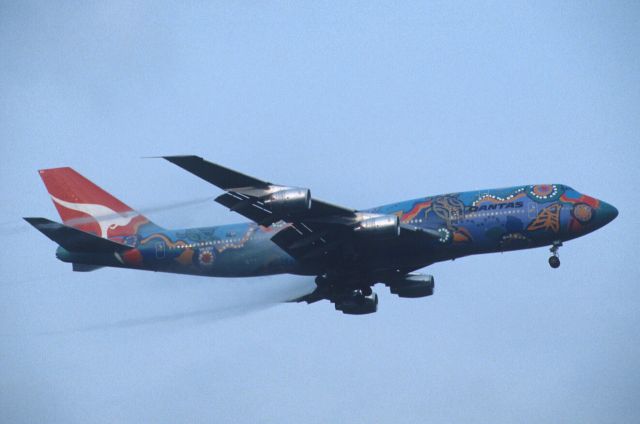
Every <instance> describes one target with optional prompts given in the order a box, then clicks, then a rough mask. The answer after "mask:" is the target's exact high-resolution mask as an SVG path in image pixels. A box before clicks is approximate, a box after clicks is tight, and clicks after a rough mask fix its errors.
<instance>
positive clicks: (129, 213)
mask: <svg viewBox="0 0 640 424" xmlns="http://www.w3.org/2000/svg"><path fill="white" fill-rule="evenodd" d="M39 172H40V177H41V178H42V181H44V184H45V185H46V186H47V191H48V192H49V194H50V195H51V200H53V204H54V205H55V206H56V209H58V213H59V214H60V217H61V218H62V220H63V222H64V223H65V224H66V225H68V226H70V227H74V228H77V229H79V230H82V231H86V232H88V233H93V234H95V235H97V236H100V237H104V238H114V237H116V238H117V237H125V236H130V235H134V234H136V233H137V232H138V229H139V227H140V226H142V225H144V224H148V223H151V221H149V220H148V219H147V218H146V217H144V216H143V215H141V214H139V213H138V212H136V211H134V210H133V209H131V208H130V207H129V206H127V205H125V204H124V203H122V202H121V201H120V200H118V199H116V198H115V197H113V196H112V195H110V194H109V193H107V192H106V191H104V190H103V189H101V188H100V187H98V186H97V185H95V184H94V183H92V182H91V181H89V180H88V179H86V178H85V177H83V176H82V175H80V174H79V173H77V172H76V171H75V170H73V169H72V168H52V169H42V170H40V171H39Z"/></svg>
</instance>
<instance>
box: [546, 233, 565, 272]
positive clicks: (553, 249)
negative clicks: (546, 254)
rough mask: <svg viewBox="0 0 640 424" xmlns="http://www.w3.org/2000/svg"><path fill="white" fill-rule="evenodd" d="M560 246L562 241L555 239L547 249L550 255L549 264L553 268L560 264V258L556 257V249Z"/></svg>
mask: <svg viewBox="0 0 640 424" xmlns="http://www.w3.org/2000/svg"><path fill="white" fill-rule="evenodd" d="M560 246H562V241H560V240H556V241H554V242H553V244H552V245H551V249H549V251H550V252H551V255H552V256H551V257H550V258H549V265H550V266H551V268H553V269H555V268H558V267H559V266H560V258H559V257H558V250H559V249H560Z"/></svg>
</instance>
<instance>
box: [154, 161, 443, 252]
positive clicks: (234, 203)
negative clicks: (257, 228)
mask: <svg viewBox="0 0 640 424" xmlns="http://www.w3.org/2000/svg"><path fill="white" fill-rule="evenodd" d="M163 158H164V159H166V160H168V161H169V162H171V163H173V164H175V165H178V166H179V167H181V168H183V169H185V170H187V171H189V172H191V173H192V174H194V175H196V176H198V177H200V178H202V179H203V180H205V181H207V182H209V183H211V184H213V185H215V186H217V187H220V188H221V189H223V190H225V191H226V193H224V194H222V195H220V196H218V197H217V198H216V199H215V200H216V202H218V203H220V204H222V205H224V206H226V207H228V208H229V209H230V210H232V211H234V212H237V213H239V214H241V215H243V216H245V217H247V218H249V219H250V220H252V221H254V222H256V223H257V224H259V225H263V226H269V225H271V224H274V223H276V222H280V221H283V222H285V223H287V224H288V225H287V227H286V228H283V229H282V230H280V231H279V232H278V233H276V235H275V236H273V237H272V240H273V242H274V243H276V244H277V245H278V246H280V247H281V248H282V249H284V250H285V251H286V252H287V253H289V254H290V255H291V256H293V257H294V258H296V259H303V260H304V259H306V260H313V259H316V258H319V257H322V256H325V255H327V254H329V253H330V252H332V251H335V250H337V249H338V248H340V247H343V246H344V245H345V243H347V242H348V241H349V240H350V238H351V237H352V234H353V230H354V228H355V227H356V226H357V225H358V223H359V222H360V221H362V214H359V213H358V212H357V211H356V210H354V209H350V208H345V207H342V206H337V205H334V204H331V203H328V202H325V201H322V200H318V199H316V198H311V192H310V190H308V189H306V188H300V187H290V186H283V185H278V184H273V183H271V182H268V181H263V180H260V179H258V178H254V177H251V176H249V175H245V174H242V173H240V172H238V171H234V170H232V169H229V168H225V167H224V166H221V165H218V164H215V163H212V162H208V161H206V160H204V159H203V158H201V157H199V156H191V155H189V156H163ZM399 227H400V236H401V237H403V236H405V237H415V234H416V231H415V228H414V227H410V226H407V225H405V224H399ZM418 233H422V232H420V231H419V232H418ZM434 233H435V232H434ZM421 236H426V237H431V238H433V237H440V235H439V234H438V233H435V234H431V233H422V234H421Z"/></svg>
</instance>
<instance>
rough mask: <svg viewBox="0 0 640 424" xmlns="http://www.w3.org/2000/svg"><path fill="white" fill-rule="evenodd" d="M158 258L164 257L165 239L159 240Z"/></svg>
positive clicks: (157, 247)
mask: <svg viewBox="0 0 640 424" xmlns="http://www.w3.org/2000/svg"><path fill="white" fill-rule="evenodd" d="M156 258H158V259H162V258H164V241H159V242H157V243H156Z"/></svg>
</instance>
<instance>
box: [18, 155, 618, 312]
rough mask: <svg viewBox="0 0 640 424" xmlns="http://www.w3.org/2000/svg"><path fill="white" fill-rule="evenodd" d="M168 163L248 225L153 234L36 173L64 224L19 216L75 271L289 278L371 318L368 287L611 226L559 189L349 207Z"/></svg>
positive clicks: (407, 289)
mask: <svg viewBox="0 0 640 424" xmlns="http://www.w3.org/2000/svg"><path fill="white" fill-rule="evenodd" d="M165 159H167V160H168V161H170V162H172V163H174V164H175V165H177V166H179V167H181V168H183V169H185V170H187V171H189V172H191V173H193V174H194V175H196V176H198V177H200V178H202V179H204V180H205V181H208V182H210V183H211V184H214V185H216V186H218V187H220V188H221V189H222V190H224V193H223V194H222V195H220V196H218V197H217V198H216V201H217V202H218V203H221V204H222V205H224V206H226V207H228V208H229V209H230V210H231V211H234V212H237V213H239V214H241V215H243V216H245V217H246V218H248V219H249V220H250V222H247V223H241V224H233V225H221V226H213V227H205V228H188V229H179V230H169V229H164V228H162V227H159V226H158V225H156V224H154V223H153V222H151V221H150V220H149V219H148V218H146V217H145V216H143V215H141V214H139V213H138V212H136V211H135V210H133V209H132V208H130V207H129V206H127V205H125V204H124V203H122V202H121V201H119V200H118V199H116V198H115V197H113V196H111V195H110V194H109V193H107V192H106V191H104V190H102V189H101V188H100V187H98V186H96V185H95V184H93V183H92V182H91V181H89V180H87V179H86V178H84V177H83V176H82V175H80V174H79V173H77V172H76V171H74V170H73V169H71V168H55V169H45V170H41V171H40V175H41V177H42V179H43V181H44V183H45V185H46V187H47V190H48V192H49V194H50V196H51V199H52V201H53V203H54V205H55V207H56V209H57V210H58V212H59V214H60V216H61V218H62V221H63V223H62V224H60V223H56V222H53V221H50V220H48V219H45V218H25V219H26V220H27V221H28V222H29V223H30V224H32V225H33V226H34V227H36V228H37V229H38V230H39V231H41V232H42V233H43V234H45V235H46V236H47V237H49V238H50V239H51V240H53V241H55V242H56V243H58V245H59V247H58V250H57V252H56V255H57V257H58V258H59V259H60V260H62V261H64V262H69V263H71V264H73V269H74V270H75V271H93V270H95V269H98V268H101V267H105V266H109V267H120V268H133V269H140V270H150V271H162V272H173V273H181V274H193V275H202V276H212V277H248V276H261V275H270V274H281V273H290V274H299V275H311V276H314V277H315V282H316V285H317V287H316V289H315V291H313V292H312V293H309V294H308V295H305V296H303V297H301V298H299V299H292V300H295V301H305V302H308V303H311V302H315V301H318V300H322V299H327V300H329V301H331V302H332V303H334V305H335V308H336V309H337V310H340V311H342V312H344V313H347V314H366V313H371V312H375V311H376V310H377V305H378V297H377V295H376V293H374V292H373V290H372V286H374V285H375V284H377V283H382V284H385V285H386V286H388V287H389V288H390V290H391V292H392V293H394V294H396V295H398V296H400V297H423V296H429V295H431V294H433V289H434V279H433V277H432V276H430V275H424V274H416V273H414V271H416V270H418V269H420V268H424V267H425V266H428V265H430V264H432V263H435V262H439V261H445V260H451V259H455V258H460V257H463V256H467V255H473V254H478V253H492V252H505V251H510V250H517V249H527V248H533V247H540V246H551V248H550V251H551V257H550V258H549V264H550V265H551V266H552V267H553V268H557V267H558V266H560V260H559V258H558V248H559V247H560V246H561V245H562V243H563V242H565V241H567V240H571V239H573V238H576V237H580V236H583V235H585V234H588V233H590V232H592V231H595V230H597V229H598V228H600V227H602V226H604V225H606V224H607V223H609V222H611V221H612V220H613V219H614V218H615V217H616V216H617V214H618V211H617V210H616V208H615V207H613V206H612V205H610V204H608V203H605V202H603V201H601V200H598V199H596V198H594V197H590V196H588V195H586V194H582V193H580V192H578V191H576V190H575V189H573V188H571V187H569V186H567V185H564V184H534V185H526V186H515V187H508V188H502V189H491V190H478V191H467V192H460V193H450V194H443V195H437V196H430V197H422V198H418V199H413V200H406V201H402V202H399V203H394V204H390V205H384V206H379V207H374V208H371V209H366V210H354V209H349V208H345V207H342V206H337V205H334V204H331V203H327V202H324V201H322V200H319V199H316V198H314V197H312V196H311V191H310V190H309V189H306V188H300V187H290V186H282V185H278V184H273V183H270V182H266V181H262V180H259V179H257V178H254V177H251V176H248V175H245V174H242V173H239V172H237V171H234V170H231V169H228V168H225V167H223V166H220V165H217V164H214V163H211V162H207V161H205V160H204V159H202V158H200V157H197V156H168V157H165Z"/></svg>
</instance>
